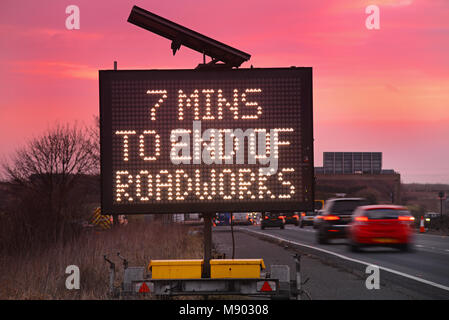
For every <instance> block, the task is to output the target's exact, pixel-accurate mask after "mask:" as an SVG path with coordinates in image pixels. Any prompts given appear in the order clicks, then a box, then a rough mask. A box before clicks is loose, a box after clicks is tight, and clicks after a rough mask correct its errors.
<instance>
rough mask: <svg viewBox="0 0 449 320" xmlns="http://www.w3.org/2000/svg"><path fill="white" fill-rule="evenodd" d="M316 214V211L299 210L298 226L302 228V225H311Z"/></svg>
mask: <svg viewBox="0 0 449 320" xmlns="http://www.w3.org/2000/svg"><path fill="white" fill-rule="evenodd" d="M317 214H318V213H317V212H316V211H305V212H301V218H300V219H299V227H300V228H304V226H313V225H314V220H315V217H316V216H317Z"/></svg>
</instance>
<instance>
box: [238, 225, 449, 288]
mask: <svg viewBox="0 0 449 320" xmlns="http://www.w3.org/2000/svg"><path fill="white" fill-rule="evenodd" d="M235 229H237V230H241V231H244V232H248V233H253V234H258V235H264V236H268V237H269V238H271V239H273V240H283V241H284V244H287V245H297V246H299V247H301V246H302V247H303V248H304V249H306V250H307V251H308V252H312V253H314V254H316V255H317V256H320V255H325V256H327V257H332V256H333V257H336V258H337V259H338V258H340V259H343V260H346V261H348V262H350V263H358V264H361V265H363V264H365V265H370V264H371V265H376V266H379V267H380V270H381V272H382V271H388V272H390V273H393V274H395V275H398V276H400V277H405V278H408V279H409V280H411V281H418V282H421V283H425V284H427V285H430V286H432V287H434V288H435V287H436V288H439V289H442V290H444V291H446V293H448V294H449V236H438V235H431V234H420V233H417V234H415V239H414V251H412V252H401V251H399V250H397V249H393V248H383V247H373V248H364V249H362V250H363V251H361V252H351V251H350V250H349V246H348V245H347V241H346V240H345V239H335V240H331V241H330V244H327V245H321V244H318V243H317V241H316V234H315V232H316V231H315V230H314V229H313V228H312V227H304V228H299V227H296V226H294V225H286V226H285V229H284V230H281V229H279V228H269V229H265V230H261V229H260V226H256V225H253V226H248V227H241V226H239V227H235ZM340 261H341V260H340Z"/></svg>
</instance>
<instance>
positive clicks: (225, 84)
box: [99, 68, 314, 214]
mask: <svg viewBox="0 0 449 320" xmlns="http://www.w3.org/2000/svg"><path fill="white" fill-rule="evenodd" d="M99 79H100V122H101V135H100V137H101V138H100V139H101V205H102V211H103V212H105V213H108V214H147V213H194V212H205V213H206V212H248V211H284V212H285V211H303V210H313V201H314V161H313V108H312V68H261V69H259V68H251V69H228V70H207V69H205V70H201V69H200V70H101V71H99ZM227 139H229V140H227ZM268 173H269V174H268Z"/></svg>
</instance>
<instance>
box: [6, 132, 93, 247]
mask: <svg viewBox="0 0 449 320" xmlns="http://www.w3.org/2000/svg"><path fill="white" fill-rule="evenodd" d="M96 148H97V146H96V145H95V141H94V140H93V139H92V137H91V135H90V134H89V129H88V128H85V127H81V126H79V125H77V124H75V125H69V124H66V125H61V124H57V125H56V126H55V127H54V128H52V129H49V130H48V131H47V132H45V133H44V134H43V135H41V136H39V137H37V138H34V139H32V140H30V141H29V142H28V143H27V144H26V145H25V146H24V147H22V148H20V149H18V150H17V151H16V153H15V154H14V155H13V156H12V157H11V158H10V160H9V161H8V162H5V163H3V165H2V166H3V169H4V175H5V178H6V180H7V181H8V183H9V190H10V191H12V192H11V197H10V200H11V201H10V202H11V205H10V206H9V207H10V208H9V214H8V217H7V218H8V222H9V223H11V224H14V226H15V228H16V232H17V233H20V232H21V231H24V230H25V231H24V232H25V233H27V234H28V235H30V234H32V237H29V238H30V239H35V238H36V233H37V232H40V233H41V235H43V234H44V233H45V232H47V235H45V237H46V238H47V240H49V241H57V240H58V239H59V238H58V237H60V236H61V233H63V232H64V231H63V230H64V226H65V225H66V222H67V221H68V220H70V219H73V218H74V215H77V214H79V212H80V211H81V210H80V208H81V206H82V204H83V203H82V199H83V197H84V196H85V194H83V192H82V191H81V192H80V191H79V184H78V181H79V180H80V179H83V177H84V178H85V177H86V175H88V174H92V173H98V171H99V170H98V161H97V158H96V155H97V149H96ZM4 227H5V226H4ZM6 227H7V226H6Z"/></svg>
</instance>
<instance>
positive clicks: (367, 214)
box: [348, 205, 415, 251]
mask: <svg viewBox="0 0 449 320" xmlns="http://www.w3.org/2000/svg"><path fill="white" fill-rule="evenodd" d="M414 220H415V218H414V217H413V216H412V215H411V214H410V212H409V211H408V210H407V208H405V207H402V206H394V205H372V206H362V207H358V208H357V209H356V210H355V212H354V215H353V217H352V222H351V223H350V224H349V228H348V239H349V244H350V248H351V250H352V251H359V249H360V248H361V247H365V246H383V247H385V246H388V247H396V248H399V249H401V250H402V251H409V250H410V249H411V242H412V236H413V223H414Z"/></svg>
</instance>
